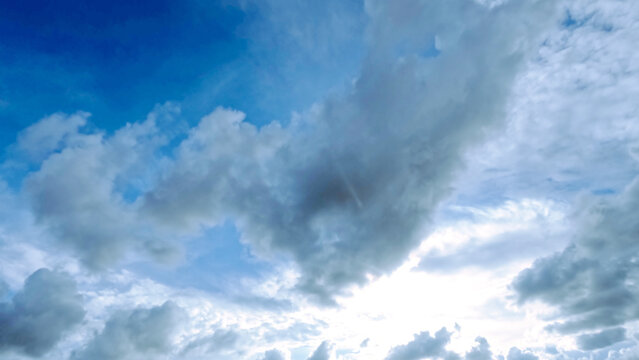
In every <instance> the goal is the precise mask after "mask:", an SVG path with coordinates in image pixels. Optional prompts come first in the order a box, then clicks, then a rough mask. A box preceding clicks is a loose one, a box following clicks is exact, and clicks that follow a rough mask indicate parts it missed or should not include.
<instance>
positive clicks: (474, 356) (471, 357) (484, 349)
mask: <svg viewBox="0 0 639 360" xmlns="http://www.w3.org/2000/svg"><path fill="white" fill-rule="evenodd" d="M475 341H476V342H477V345H476V346H474V347H473V348H472V350H470V351H469V352H467V353H466V357H465V359H466V360H491V359H492V358H493V353H492V351H490V345H489V344H488V341H486V339H485V338H483V337H481V336H479V337H477V338H476V339H475Z"/></svg>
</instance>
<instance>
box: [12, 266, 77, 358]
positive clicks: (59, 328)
mask: <svg viewBox="0 0 639 360" xmlns="http://www.w3.org/2000/svg"><path fill="white" fill-rule="evenodd" d="M84 314H85V312H84V308H83V304H82V297H81V296H80V295H79V294H78V292H77V289H76V284H75V281H74V280H73V279H72V278H71V277H70V276H69V275H67V274H64V273H59V272H54V271H50V270H47V269H40V270H38V271H36V272H34V273H33V274H31V276H29V277H28V278H27V279H26V281H25V283H24V288H23V289H22V290H20V291H19V292H18V293H16V294H15V296H14V297H13V299H12V300H11V302H7V303H0V352H2V351H6V350H11V349H14V350H18V351H21V352H24V353H25V354H27V355H30V356H41V355H43V354H45V353H46V352H47V351H49V350H50V349H51V348H52V347H53V346H55V344H56V343H57V342H58V341H59V340H60V339H62V337H63V336H64V334H65V333H67V332H68V331H69V330H70V329H72V328H73V327H74V326H75V325H77V324H79V323H80V322H81V321H82V319H83V318H84Z"/></svg>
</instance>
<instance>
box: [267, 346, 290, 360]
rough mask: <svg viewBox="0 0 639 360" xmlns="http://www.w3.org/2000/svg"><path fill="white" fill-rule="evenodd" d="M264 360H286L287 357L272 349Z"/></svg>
mask: <svg viewBox="0 0 639 360" xmlns="http://www.w3.org/2000/svg"><path fill="white" fill-rule="evenodd" d="M262 360H285V357H284V354H282V353H281V352H280V351H279V350H276V349H272V350H268V351H267V352H265V353H264V357H263V358H262Z"/></svg>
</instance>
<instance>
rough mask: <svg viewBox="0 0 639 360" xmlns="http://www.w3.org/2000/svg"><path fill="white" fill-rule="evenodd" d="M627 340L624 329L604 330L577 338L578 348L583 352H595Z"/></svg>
mask: <svg viewBox="0 0 639 360" xmlns="http://www.w3.org/2000/svg"><path fill="white" fill-rule="evenodd" d="M625 339H626V329H624V328H622V327H618V328H613V329H607V330H602V331H600V332H597V333H593V334H583V335H580V336H578V337H577V346H579V348H580V349H581V350H595V349H600V348H603V347H606V346H610V345H612V344H615V343H618V342H620V341H623V340H625Z"/></svg>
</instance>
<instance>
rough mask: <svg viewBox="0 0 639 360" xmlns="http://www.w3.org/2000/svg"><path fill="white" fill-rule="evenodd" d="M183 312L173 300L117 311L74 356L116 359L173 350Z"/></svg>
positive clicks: (79, 357) (74, 357) (165, 352)
mask: <svg viewBox="0 0 639 360" xmlns="http://www.w3.org/2000/svg"><path fill="white" fill-rule="evenodd" d="M184 316H185V314H184V311H183V310H182V309H181V308H180V307H178V306H177V305H175V304H174V303H173V302H170V301H167V302H165V303H164V304H163V305H161V306H155V307H152V308H137V309H134V310H131V311H118V312H116V313H115V314H113V315H112V316H111V318H110V319H109V320H108V321H107V322H106V324H105V326H104V329H103V330H102V331H101V332H100V333H99V334H96V335H95V337H94V338H93V339H92V340H91V341H90V342H89V343H88V344H87V345H86V346H85V347H84V348H83V349H81V350H79V351H75V352H74V353H73V354H72V356H71V358H72V359H112V360H116V359H131V358H140V357H148V356H151V357H152V356H154V355H155V356H159V355H166V354H167V353H169V352H171V350H172V345H173V342H174V339H173V337H174V335H175V332H176V331H177V330H178V328H179V326H180V325H181V323H182V321H183V318H184Z"/></svg>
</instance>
